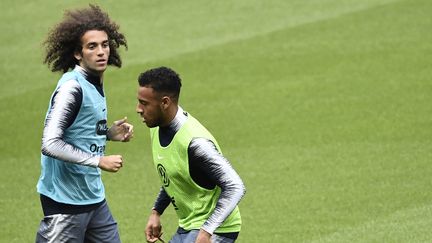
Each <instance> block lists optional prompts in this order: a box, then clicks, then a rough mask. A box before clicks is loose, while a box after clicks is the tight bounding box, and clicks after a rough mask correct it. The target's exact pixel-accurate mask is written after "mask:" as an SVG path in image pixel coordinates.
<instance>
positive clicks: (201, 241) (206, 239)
mask: <svg viewBox="0 0 432 243" xmlns="http://www.w3.org/2000/svg"><path fill="white" fill-rule="evenodd" d="M210 238H211V234H209V233H208V232H207V231H205V230H203V229H200V231H199V233H198V236H197V238H196V240H195V243H211V240H210Z"/></svg>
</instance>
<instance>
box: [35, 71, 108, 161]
mask: <svg viewBox="0 0 432 243" xmlns="http://www.w3.org/2000/svg"><path fill="white" fill-rule="evenodd" d="M75 70H77V71H79V72H81V73H82V74H83V75H84V76H85V77H86V79H87V80H90V81H89V82H91V83H92V84H93V85H95V86H96V87H97V89H98V91H99V92H102V93H101V95H103V91H102V83H101V82H100V79H98V78H97V77H94V76H90V75H88V74H87V73H86V72H85V71H84V69H82V68H81V67H79V66H76V67H75ZM82 98H83V94H82V89H81V86H80V85H79V83H78V81H76V80H69V81H66V82H64V83H63V84H62V85H61V86H60V87H58V89H57V90H56V91H55V93H54V95H53V97H52V100H51V108H50V110H49V111H48V114H47V117H46V119H45V126H44V130H43V136H42V148H41V151H42V154H44V155H46V156H50V157H53V158H56V159H59V160H63V161H67V162H71V163H76V164H81V165H87V166H93V167H97V166H98V164H99V158H100V156H95V155H92V154H90V153H87V152H85V151H83V150H81V149H79V148H77V147H75V146H73V145H72V144H69V143H67V142H65V141H64V140H63V135H64V133H65V131H66V129H67V128H68V127H70V126H71V125H72V123H73V122H74V121H75V118H76V117H77V115H78V112H79V110H80V107H81V103H82Z"/></svg>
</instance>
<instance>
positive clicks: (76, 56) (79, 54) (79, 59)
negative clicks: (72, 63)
mask: <svg viewBox="0 0 432 243" xmlns="http://www.w3.org/2000/svg"><path fill="white" fill-rule="evenodd" d="M74 57H75V59H77V60H78V62H80V61H81V59H82V54H81V51H78V50H77V51H74Z"/></svg>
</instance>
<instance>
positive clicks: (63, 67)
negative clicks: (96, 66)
mask: <svg viewBox="0 0 432 243" xmlns="http://www.w3.org/2000/svg"><path fill="white" fill-rule="evenodd" d="M89 30H101V31H105V32H106V33H107V35H108V39H109V47H110V55H109V58H108V65H114V66H116V67H121V65H122V61H121V58H120V55H119V53H118V51H117V49H118V48H119V47H120V46H121V45H122V46H124V47H125V48H126V49H127V42H126V38H125V36H124V35H123V34H122V33H120V32H119V25H118V24H116V23H115V22H113V21H111V20H110V18H109V16H108V14H107V13H105V12H103V11H102V10H101V9H100V7H99V6H95V5H92V4H90V5H89V8H83V9H77V10H68V11H65V14H64V20H63V21H62V22H60V23H59V24H57V25H56V26H55V27H54V28H53V29H52V30H51V31H50V32H49V35H48V37H47V39H46V40H45V41H44V42H43V44H44V45H45V46H46V56H45V60H44V64H48V66H49V67H50V69H51V71H53V72H56V71H62V72H63V73H65V72H67V71H68V70H69V69H70V68H74V66H75V65H76V64H78V60H76V59H75V57H74V52H75V51H81V50H82V46H81V37H82V36H83V35H84V34H85V33H86V32H87V31H89Z"/></svg>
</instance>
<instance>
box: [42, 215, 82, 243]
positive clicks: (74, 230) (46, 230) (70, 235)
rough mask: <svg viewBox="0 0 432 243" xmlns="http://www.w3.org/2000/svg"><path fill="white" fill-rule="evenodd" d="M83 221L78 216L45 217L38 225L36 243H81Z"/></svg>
mask: <svg viewBox="0 0 432 243" xmlns="http://www.w3.org/2000/svg"><path fill="white" fill-rule="evenodd" d="M84 221H85V219H84V218H82V217H81V216H80V215H79V214H78V215H75V214H53V215H48V216H45V217H44V218H43V219H42V221H41V222H40V225H39V230H38V232H37V235H36V242H37V243H42V242H68V243H69V242H70V243H78V242H83V240H84V234H85V231H86V228H85V225H86V224H85V222H84Z"/></svg>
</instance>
